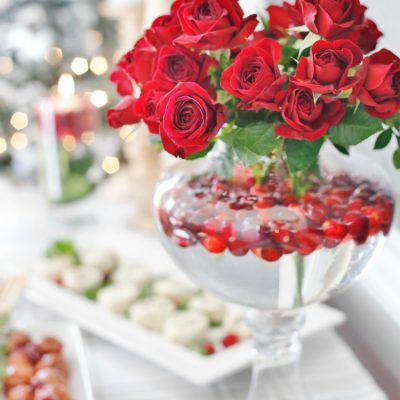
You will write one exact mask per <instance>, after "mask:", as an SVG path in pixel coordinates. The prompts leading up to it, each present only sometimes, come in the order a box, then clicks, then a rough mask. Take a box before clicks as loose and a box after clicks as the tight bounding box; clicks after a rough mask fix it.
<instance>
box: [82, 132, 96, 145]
mask: <svg viewBox="0 0 400 400" xmlns="http://www.w3.org/2000/svg"><path fill="white" fill-rule="evenodd" d="M94 137H95V133H94V132H93V131H84V132H82V135H81V140H82V143H84V144H86V145H90V144H92V143H93V142H94Z"/></svg>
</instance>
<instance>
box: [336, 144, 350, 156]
mask: <svg viewBox="0 0 400 400" xmlns="http://www.w3.org/2000/svg"><path fill="white" fill-rule="evenodd" d="M332 144H333V145H334V146H335V147H336V149H337V150H338V151H340V152H341V153H342V154H345V155H346V156H349V155H350V152H349V149H348V148H347V147H344V146H341V145H340V144H336V143H333V142H332Z"/></svg>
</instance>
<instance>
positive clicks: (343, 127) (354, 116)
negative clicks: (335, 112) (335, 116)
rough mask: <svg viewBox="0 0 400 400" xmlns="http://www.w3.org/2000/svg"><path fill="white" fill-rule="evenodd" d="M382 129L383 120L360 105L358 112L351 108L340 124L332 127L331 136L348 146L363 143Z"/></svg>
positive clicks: (335, 140)
mask: <svg viewBox="0 0 400 400" xmlns="http://www.w3.org/2000/svg"><path fill="white" fill-rule="evenodd" d="M381 129H382V124H381V121H380V120H379V119H376V118H373V117H371V116H370V115H369V114H368V113H367V112H366V111H365V109H364V107H360V108H359V109H358V110H357V112H356V113H353V111H352V110H349V112H348V113H347V114H346V115H345V117H344V118H343V119H342V120H341V121H340V123H339V124H338V125H336V126H333V127H331V128H330V130H329V136H330V139H331V140H332V142H334V143H336V144H339V145H342V146H344V147H347V146H352V145H356V144H358V143H361V142H362V141H364V140H366V139H368V138H369V137H370V136H372V135H374V134H375V133H377V132H379V131H380V130H381Z"/></svg>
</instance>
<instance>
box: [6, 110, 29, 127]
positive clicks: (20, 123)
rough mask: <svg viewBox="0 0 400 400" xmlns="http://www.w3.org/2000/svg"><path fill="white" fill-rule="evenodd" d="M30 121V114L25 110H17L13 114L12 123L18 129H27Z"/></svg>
mask: <svg viewBox="0 0 400 400" xmlns="http://www.w3.org/2000/svg"><path fill="white" fill-rule="evenodd" d="M28 123H29V120H28V116H27V115H26V114H25V113H24V112H19V111H17V112H15V113H14V114H13V115H12V116H11V119H10V124H11V125H12V126H13V127H14V128H15V129H17V130H18V131H21V130H22V129H25V128H26V127H27V126H28Z"/></svg>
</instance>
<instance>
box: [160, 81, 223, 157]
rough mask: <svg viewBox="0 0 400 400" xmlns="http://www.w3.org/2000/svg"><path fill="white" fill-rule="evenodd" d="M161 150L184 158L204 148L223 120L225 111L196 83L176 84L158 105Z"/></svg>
mask: <svg viewBox="0 0 400 400" xmlns="http://www.w3.org/2000/svg"><path fill="white" fill-rule="evenodd" d="M157 114H158V117H159V118H160V120H162V122H161V125H160V137H161V141H162V144H163V146H164V149H165V150H166V151H167V152H168V153H170V154H172V155H174V156H175V157H181V158H186V157H188V156H190V155H191V154H193V153H197V152H198V151H200V150H203V149H205V148H206V147H207V146H208V145H209V143H210V139H211V138H213V137H215V136H216V135H217V133H218V131H219V130H220V128H221V127H222V125H223V124H224V122H225V120H226V115H227V110H226V107H225V106H224V105H222V104H217V103H215V102H214V100H213V99H212V98H211V97H210V95H209V94H208V93H207V91H206V90H204V89H203V88H202V87H201V86H199V85H198V84H197V83H188V82H187V83H179V84H178V85H176V86H175V87H174V89H172V90H171V91H170V92H168V93H167V94H166V95H165V96H164V97H163V98H162V99H161V100H160V102H159V103H158V107H157Z"/></svg>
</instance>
